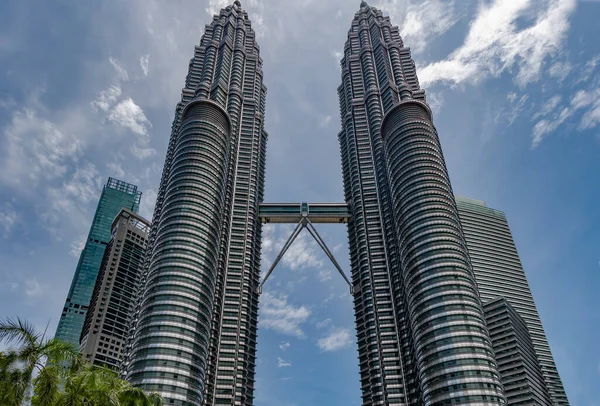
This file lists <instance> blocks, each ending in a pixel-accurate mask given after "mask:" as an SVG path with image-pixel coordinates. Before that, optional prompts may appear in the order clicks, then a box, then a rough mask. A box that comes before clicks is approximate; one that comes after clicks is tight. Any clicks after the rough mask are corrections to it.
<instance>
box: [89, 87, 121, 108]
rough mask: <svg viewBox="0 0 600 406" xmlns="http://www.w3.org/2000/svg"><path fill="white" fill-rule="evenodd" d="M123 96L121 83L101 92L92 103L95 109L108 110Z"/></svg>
mask: <svg viewBox="0 0 600 406" xmlns="http://www.w3.org/2000/svg"><path fill="white" fill-rule="evenodd" d="M119 96H121V86H120V85H119V84H116V85H112V86H110V87H109V88H108V89H105V90H103V91H101V92H100V95H99V96H98V98H97V99H96V100H94V101H93V102H92V103H91V105H92V108H93V109H94V110H96V111H97V110H98V109H100V110H102V111H108V110H109V109H110V108H111V107H112V106H113V104H114V103H115V102H116V101H117V99H118V98H119Z"/></svg>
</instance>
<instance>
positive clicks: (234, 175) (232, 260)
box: [124, 1, 267, 406]
mask: <svg viewBox="0 0 600 406" xmlns="http://www.w3.org/2000/svg"><path fill="white" fill-rule="evenodd" d="M265 96H266V88H265V86H264V85H263V80H262V60H261V58H260V56H259V47H258V44H257V43H256V38H255V33H254V31H253V30H252V28H251V24H250V20H249V18H248V15H247V13H246V12H245V11H243V10H242V8H241V4H240V2H239V1H235V2H234V3H233V5H232V6H228V7H226V8H224V9H222V10H221V12H220V13H219V15H216V16H215V17H214V18H213V21H212V23H211V24H209V25H207V26H206V28H205V33H204V35H203V36H202V39H201V41H200V44H199V45H197V46H196V48H195V52H194V57H193V58H192V59H191V61H190V64H189V71H188V75H187V78H186V82H185V87H184V88H183V91H182V97H181V101H180V102H179V103H178V104H177V107H176V110H175V119H174V121H173V125H172V132H171V139H170V141H169V147H168V150H167V157H166V160H165V166H164V169H163V175H162V179H161V184H160V188H159V192H158V198H157V204H156V208H155V212H154V220H153V224H152V231H151V234H150V242H149V250H148V255H147V271H146V272H145V275H144V280H143V282H142V286H141V288H140V293H139V304H138V311H137V313H136V315H135V317H134V320H133V323H132V326H133V336H132V339H131V340H130V344H129V356H128V357H127V358H126V359H125V363H124V369H125V371H126V376H127V379H128V380H130V381H131V382H132V383H133V384H134V385H136V386H138V387H141V388H143V389H146V390H153V391H157V392H159V393H160V394H161V395H162V396H163V397H164V398H165V401H166V404H174V405H185V406H187V405H190V406H191V405H194V406H199V405H213V404H229V405H251V404H252V403H253V397H254V365H255V353H256V328H257V311H258V296H257V294H256V293H255V292H254V290H253V287H254V286H256V285H257V284H258V278H259V270H260V245H261V229H260V224H259V222H258V217H257V210H258V204H259V203H260V202H261V201H262V199H263V189H264V170H265V155H266V141H267V133H266V132H265V131H264V111H265Z"/></svg>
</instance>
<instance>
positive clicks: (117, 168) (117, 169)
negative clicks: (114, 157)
mask: <svg viewBox="0 0 600 406" xmlns="http://www.w3.org/2000/svg"><path fill="white" fill-rule="evenodd" d="M106 169H108V171H109V175H110V176H112V177H116V178H119V179H120V178H122V177H123V176H125V171H124V170H123V168H122V167H121V164H120V163H117V162H109V163H107V164H106Z"/></svg>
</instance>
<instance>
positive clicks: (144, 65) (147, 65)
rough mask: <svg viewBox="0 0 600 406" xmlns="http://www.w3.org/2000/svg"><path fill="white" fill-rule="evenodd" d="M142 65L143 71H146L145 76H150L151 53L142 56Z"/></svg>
mask: <svg viewBox="0 0 600 406" xmlns="http://www.w3.org/2000/svg"><path fill="white" fill-rule="evenodd" d="M140 67H141V68H142V72H144V76H148V69H149V68H150V55H149V54H146V55H142V56H140Z"/></svg>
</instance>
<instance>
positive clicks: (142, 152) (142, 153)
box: [131, 144, 156, 159]
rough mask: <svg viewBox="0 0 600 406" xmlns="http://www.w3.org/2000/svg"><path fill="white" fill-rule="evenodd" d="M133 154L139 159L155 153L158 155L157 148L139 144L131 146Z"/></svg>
mask: <svg viewBox="0 0 600 406" xmlns="http://www.w3.org/2000/svg"><path fill="white" fill-rule="evenodd" d="M131 154H132V155H133V156H134V157H136V158H137V159H146V158H150V157H153V156H154V155H156V149H154V148H142V147H139V146H138V145H137V144H133V145H132V146H131Z"/></svg>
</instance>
